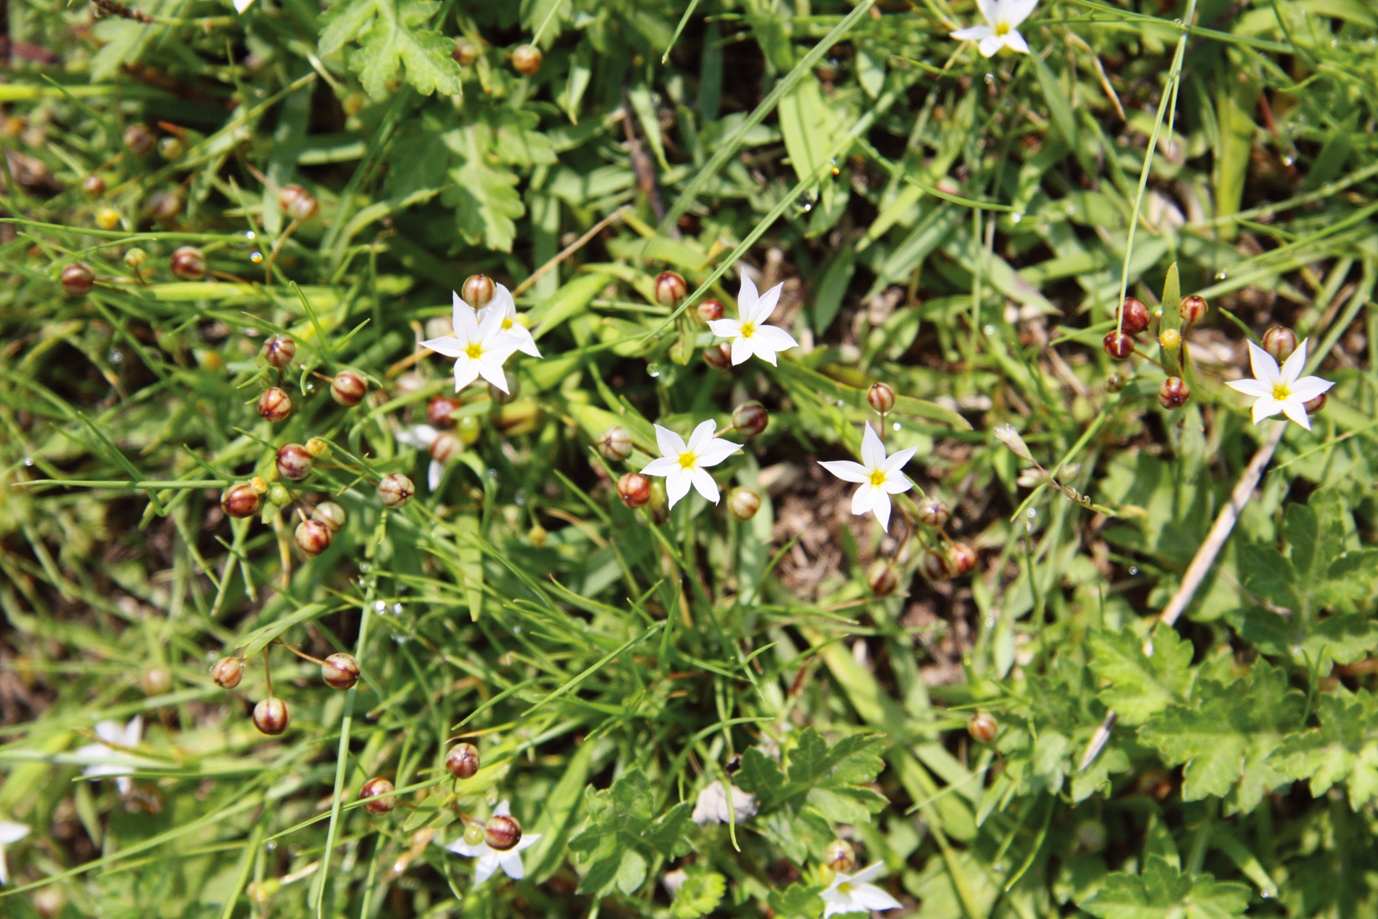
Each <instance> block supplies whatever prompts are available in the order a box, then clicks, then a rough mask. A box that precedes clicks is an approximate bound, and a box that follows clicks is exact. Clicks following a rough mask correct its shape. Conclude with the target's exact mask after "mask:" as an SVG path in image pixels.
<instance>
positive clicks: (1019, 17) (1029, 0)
mask: <svg viewBox="0 0 1378 919" xmlns="http://www.w3.org/2000/svg"><path fill="white" fill-rule="evenodd" d="M998 5H999V9H1000V12H999V13H998V14H997V15H998V16H999V17H1000V19H1001V20H1003V21H1004V22H1007V23H1009V26H1010V28H1011V29H1017V28H1019V26H1020V24H1021V23H1023V22H1024V20H1025V19H1028V18H1029V16H1030V15H1032V14H1033V11H1034V7H1036V6H1038V0H999V4H998ZM1024 53H1025V54H1028V53H1029V52H1028V46H1027V45H1026V46H1025V50H1024Z"/></svg>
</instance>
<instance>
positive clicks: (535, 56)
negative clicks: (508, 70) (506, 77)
mask: <svg viewBox="0 0 1378 919" xmlns="http://www.w3.org/2000/svg"><path fill="white" fill-rule="evenodd" d="M512 69H513V70H515V71H517V73H519V74H521V75H522V76H524V77H529V76H531V75H532V74H533V73H535V72H536V71H538V70H540V69H541V49H540V48H537V47H536V46H535V45H521V46H519V47H518V48H517V50H515V51H513V52H512Z"/></svg>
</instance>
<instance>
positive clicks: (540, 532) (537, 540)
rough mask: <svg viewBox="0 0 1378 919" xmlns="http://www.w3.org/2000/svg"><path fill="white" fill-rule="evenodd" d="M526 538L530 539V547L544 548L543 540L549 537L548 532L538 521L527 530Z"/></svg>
mask: <svg viewBox="0 0 1378 919" xmlns="http://www.w3.org/2000/svg"><path fill="white" fill-rule="evenodd" d="M526 538H527V539H529V540H530V541H531V546H532V548H535V549H544V548H545V541H546V540H547V539H549V538H550V534H549V533H548V532H547V531H546V528H545V527H543V526H541V525H540V524H539V523H538V524H536V525H535V526H534V527H532V528H531V529H530V530H528V531H527V533H526Z"/></svg>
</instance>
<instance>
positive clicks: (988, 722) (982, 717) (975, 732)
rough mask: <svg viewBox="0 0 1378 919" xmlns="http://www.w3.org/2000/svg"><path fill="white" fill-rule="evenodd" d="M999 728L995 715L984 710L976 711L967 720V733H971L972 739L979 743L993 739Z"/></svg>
mask: <svg viewBox="0 0 1378 919" xmlns="http://www.w3.org/2000/svg"><path fill="white" fill-rule="evenodd" d="M999 730H1000V724H999V722H997V721H996V720H995V716H994V715H990V714H988V713H986V712H977V713H976V714H974V715H972V716H971V720H970V721H968V722H967V733H968V734H970V735H971V739H972V740H978V741H980V742H981V743H990V742H992V741H993V740H995V735H996V734H997V733H998V732H999Z"/></svg>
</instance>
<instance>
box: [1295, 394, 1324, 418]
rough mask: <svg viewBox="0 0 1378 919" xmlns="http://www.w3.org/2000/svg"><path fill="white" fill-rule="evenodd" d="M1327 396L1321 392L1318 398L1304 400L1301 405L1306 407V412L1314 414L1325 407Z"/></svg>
mask: <svg viewBox="0 0 1378 919" xmlns="http://www.w3.org/2000/svg"><path fill="white" fill-rule="evenodd" d="M1325 398H1326V396H1325V393H1321V394H1320V395H1319V396H1317V397H1316V398H1314V399H1308V400H1307V401H1306V402H1303V403H1302V404H1301V407H1302V408H1304V409H1306V414H1308V415H1314V414H1316V413H1317V412H1319V411H1320V410H1321V409H1323V408H1325Z"/></svg>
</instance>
